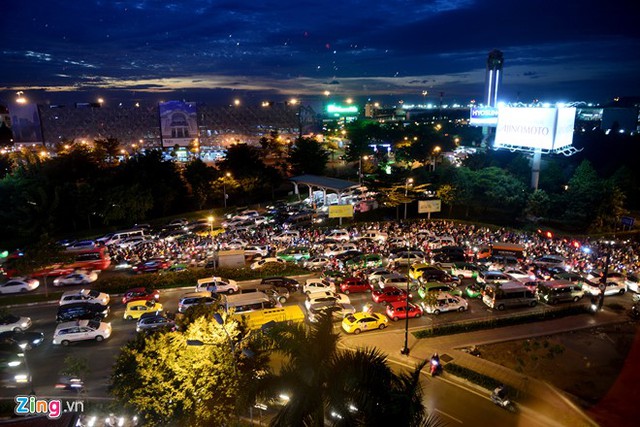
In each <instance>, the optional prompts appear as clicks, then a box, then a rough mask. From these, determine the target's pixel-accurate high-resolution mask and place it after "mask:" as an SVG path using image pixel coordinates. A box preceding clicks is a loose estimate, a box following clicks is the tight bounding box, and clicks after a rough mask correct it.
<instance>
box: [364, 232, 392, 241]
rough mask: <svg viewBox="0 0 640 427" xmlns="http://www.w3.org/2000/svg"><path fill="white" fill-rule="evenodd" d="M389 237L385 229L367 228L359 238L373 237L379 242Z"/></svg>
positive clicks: (372, 238)
mask: <svg viewBox="0 0 640 427" xmlns="http://www.w3.org/2000/svg"><path fill="white" fill-rule="evenodd" d="M388 237H389V235H388V234H387V233H385V232H384V231H377V230H367V231H365V232H364V233H362V234H361V235H360V237H359V238H358V239H371V240H373V241H377V242H384V241H386V240H387V238H388Z"/></svg>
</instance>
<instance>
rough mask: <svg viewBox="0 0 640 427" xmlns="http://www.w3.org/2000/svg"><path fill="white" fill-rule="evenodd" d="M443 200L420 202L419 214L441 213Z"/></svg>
mask: <svg viewBox="0 0 640 427" xmlns="http://www.w3.org/2000/svg"><path fill="white" fill-rule="evenodd" d="M441 209H442V204H441V200H440V199H437V200H418V213H431V212H440V210H441Z"/></svg>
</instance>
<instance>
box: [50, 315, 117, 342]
mask: <svg viewBox="0 0 640 427" xmlns="http://www.w3.org/2000/svg"><path fill="white" fill-rule="evenodd" d="M110 336H111V324H110V323H106V322H100V321H98V320H79V321H77V322H63V323H60V324H59V325H58V326H57V327H56V330H55V332H54V333H53V344H55V345H63V346H68V345H69V344H71V343H72V342H76V341H84V340H95V341H97V342H100V341H103V340H105V339H107V338H109V337H110Z"/></svg>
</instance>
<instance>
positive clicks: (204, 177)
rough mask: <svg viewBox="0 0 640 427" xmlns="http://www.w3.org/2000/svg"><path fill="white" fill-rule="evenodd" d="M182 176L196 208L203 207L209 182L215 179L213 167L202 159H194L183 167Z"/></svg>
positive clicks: (209, 185)
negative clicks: (189, 188) (189, 189)
mask: <svg viewBox="0 0 640 427" xmlns="http://www.w3.org/2000/svg"><path fill="white" fill-rule="evenodd" d="M183 174H184V178H185V179H186V181H187V183H188V184H189V187H191V195H192V197H193V199H194V201H195V203H196V206H197V207H198V209H203V208H204V206H205V205H206V203H207V199H208V197H209V192H210V189H211V182H212V181H213V180H214V179H215V169H213V168H212V167H209V166H207V165H206V164H205V163H204V162H203V161H202V160H200V159H195V160H193V161H191V162H189V163H188V164H187V166H186V167H185V168H184V172H183Z"/></svg>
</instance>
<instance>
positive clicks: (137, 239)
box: [118, 236, 149, 249]
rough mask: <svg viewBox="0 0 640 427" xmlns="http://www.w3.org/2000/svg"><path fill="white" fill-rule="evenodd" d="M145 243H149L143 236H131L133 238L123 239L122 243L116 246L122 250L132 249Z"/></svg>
mask: <svg viewBox="0 0 640 427" xmlns="http://www.w3.org/2000/svg"><path fill="white" fill-rule="evenodd" d="M147 241H149V239H147V238H146V237H145V236H133V237H129V238H128V239H124V240H123V241H121V242H120V243H118V246H120V247H121V248H123V249H124V248H133V247H135V246H137V245H139V244H140V243H143V242H147Z"/></svg>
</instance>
